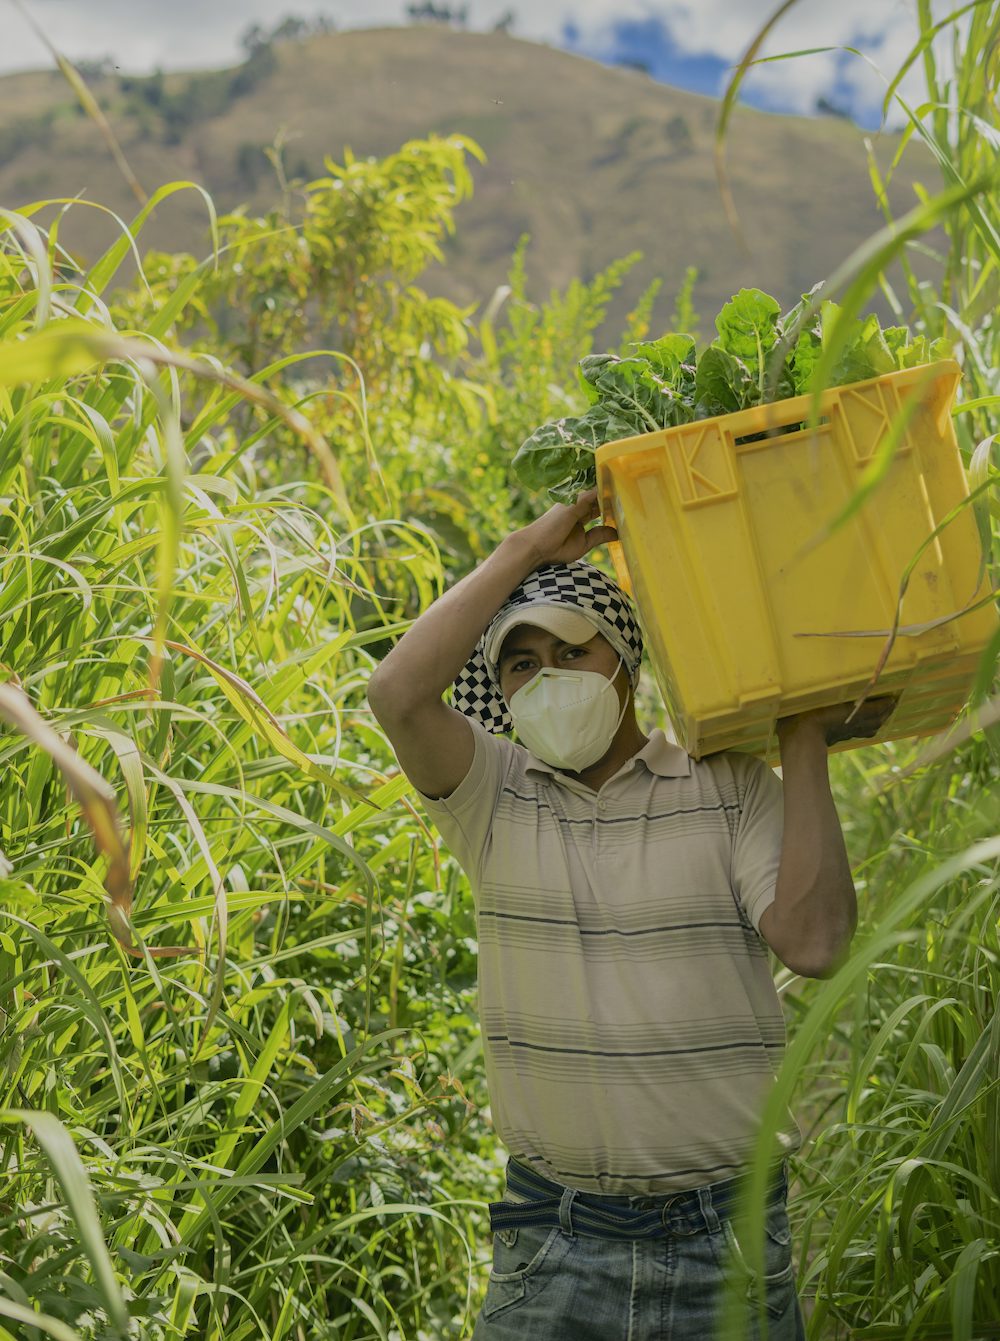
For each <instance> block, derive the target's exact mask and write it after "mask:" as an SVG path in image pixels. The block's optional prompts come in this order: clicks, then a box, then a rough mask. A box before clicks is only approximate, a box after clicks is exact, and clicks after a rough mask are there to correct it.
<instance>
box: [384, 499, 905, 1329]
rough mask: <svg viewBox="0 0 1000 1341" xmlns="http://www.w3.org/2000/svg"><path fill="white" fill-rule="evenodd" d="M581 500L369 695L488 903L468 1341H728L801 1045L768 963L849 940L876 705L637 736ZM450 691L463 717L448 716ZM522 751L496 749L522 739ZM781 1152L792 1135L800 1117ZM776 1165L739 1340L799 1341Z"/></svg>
mask: <svg viewBox="0 0 1000 1341" xmlns="http://www.w3.org/2000/svg"><path fill="white" fill-rule="evenodd" d="M596 513H597V504H596V501H595V494H594V492H590V493H587V494H584V495H582V496H581V498H580V499H579V501H578V502H577V503H576V504H575V505H574V506H571V507H570V506H563V505H561V504H560V505H557V506H555V507H553V508H551V509H550V510H549V511H548V512H546V513H545V514H544V516H542V517H540V518H539V519H538V520H537V521H535V522H533V523H532V524H531V525H529V526H527V527H525V528H524V529H522V530H520V531H517V532H515V533H514V534H512V535H510V536H508V537H507V538H506V539H505V540H504V541H503V542H502V543H501V544H500V546H499V547H498V548H497V549H496V550H495V552H494V553H493V554H492V555H491V556H490V557H489V558H488V559H487V560H486V561H485V562H484V563H483V564H482V565H481V566H480V567H479V568H478V569H477V570H476V571H475V572H473V573H471V574H470V575H469V576H467V577H466V578H464V579H463V580H462V581H461V582H459V583H458V584H457V585H456V586H455V587H454V588H452V589H451V590H450V591H449V592H447V593H446V594H445V595H444V596H442V597H441V599H440V600H438V601H436V602H435V603H434V604H433V605H432V606H431V607H430V608H429V609H428V610H426V611H425V612H424V614H422V615H421V616H420V618H419V619H418V620H417V621H416V622H415V623H414V625H413V626H412V628H411V629H410V630H409V631H408V632H407V633H406V635H405V636H404V637H403V638H402V639H401V640H400V642H399V643H398V644H397V646H396V647H395V648H394V649H393V650H392V652H390V653H389V655H388V656H387V657H386V658H385V660H384V661H383V662H382V664H381V665H380V666H379V667H378V669H377V670H376V672H375V674H374V675H373V676H372V678H371V683H370V687H369V702H370V704H371V707H372V711H373V712H374V714H375V716H376V717H377V718H378V720H379V722H380V723H381V724H382V725H383V727H384V728H385V730H386V732H387V733H388V735H389V739H390V740H391V741H392V744H393V747H394V748H395V750H396V753H397V755H398V757H399V762H400V765H401V766H402V768H403V770H404V772H405V773H406V775H407V777H408V778H410V780H411V781H412V782H413V784H414V786H415V787H416V788H417V789H418V790H419V791H420V792H421V793H423V795H424V797H425V798H426V801H427V809H428V811H429V812H430V814H431V816H432V817H433V818H434V820H435V822H436V823H437V824H438V826H439V828H440V829H441V832H442V833H443V835H444V837H445V839H446V841H447V842H448V844H449V846H450V847H451V849H452V851H453V852H454V853H455V855H456V857H457V858H458V860H459V861H460V862H461V864H462V866H463V867H464V869H465V871H466V872H467V874H468V876H469V879H470V881H471V883H472V887H473V890H474V893H475V897H476V905H477V921H478V930H479V1004H480V1017H481V1021H482V1031H483V1045H484V1051H485V1058H486V1072H487V1079H488V1082H489V1090H490V1100H491V1109H492V1114H493V1121H494V1125H495V1126H496V1130H497V1133H498V1135H499V1136H500V1138H501V1140H502V1141H503V1142H504V1144H505V1145H506V1147H507V1149H508V1151H509V1152H510V1157H511V1158H510V1162H509V1164H508V1170H507V1189H506V1192H505V1195H504V1200H503V1201H502V1202H499V1203H496V1204H495V1205H493V1206H492V1207H491V1225H492V1228H493V1230H494V1241H493V1271H492V1273H491V1276H490V1282H489V1288H488V1291H487V1295H486V1300H485V1303H484V1305H483V1309H482V1313H481V1315H480V1317H479V1321H478V1323H477V1326H476V1331H475V1338H476V1341H479V1339H480V1338H482V1341H514V1339H515V1338H516V1341H658V1339H659V1338H663V1339H664V1341H668V1339H669V1341H714V1336H715V1330H716V1326H717V1322H718V1318H719V1311H720V1308H721V1299H722V1285H723V1281H724V1279H725V1277H726V1274H727V1272H728V1273H731V1272H732V1271H733V1270H734V1261H736V1262H738V1261H739V1257H740V1249H739V1244H738V1242H737V1241H736V1237H735V1234H734V1232H733V1226H732V1223H731V1217H732V1214H733V1209H734V1206H735V1196H736V1193H737V1191H738V1190H739V1182H740V1175H741V1174H743V1173H745V1171H746V1167H747V1164H748V1161H749V1159H750V1156H751V1154H752V1150H753V1142H754V1135H755V1129H756V1125H757V1123H758V1121H759V1116H760V1109H761V1107H762V1104H763V1101H764V1099H765V1098H766V1094H767V1091H768V1089H769V1087H770V1086H771V1084H772V1083H773V1079H774V1075H775V1072H776V1070H777V1068H778V1063H779V1061H780V1056H781V1051H782V1047H783V1044H784V1038H785V1035H784V1022H783V1018H782V1012H781V1006H780V1003H779V1001H778V996H777V993H776V990H775V986H774V981H773V978H772V976H771V971H770V966H769V960H768V953H767V947H768V946H770V947H771V949H772V950H773V951H774V952H775V954H776V955H777V956H778V958H779V959H780V960H781V961H782V963H784V964H786V965H787V966H788V967H789V968H791V969H792V970H794V971H795V972H796V973H799V974H803V975H805V976H808V977H825V976H827V975H829V974H830V973H831V972H832V971H833V970H834V969H835V968H836V966H837V965H838V964H839V962H840V961H841V960H842V959H843V957H844V955H845V953H846V951H847V949H848V946H849V943H850V940H851V936H852V934H853V932H854V928H855V923H856V920H857V907H856V903H855V896H854V887H853V884H852V881H851V873H850V868H849V865H848V861H847V855H846V852H845V849H844V840H843V836H842V834H841V830H840V824H839V821H838V819H837V814H836V811H835V809H834V805H833V800H832V797H831V794H830V786H829V781H828V777H827V746H828V744H829V743H832V742H833V741H834V740H837V739H845V738H846V737H847V736H848V735H851V734H855V733H856V734H872V733H873V732H874V730H875V729H877V726H878V724H879V723H880V721H881V720H882V718H883V717H884V715H885V705H884V704H874V705H872V706H871V707H870V708H869V709H868V714H867V716H865V717H862V716H861V715H860V714H859V719H856V724H855V726H854V727H853V729H852V728H848V727H845V726H844V719H845V717H846V714H847V710H846V709H843V708H839V709H833V710H830V711H821V712H816V713H811V714H807V715H803V716H801V717H796V718H791V719H788V720H786V721H784V722H782V723H781V724H780V727H779V737H780V748H781V762H782V772H783V778H784V787H783V788H782V784H781V783H780V782H779V781H778V779H777V777H776V776H775V774H774V773H773V772H772V771H771V770H770V769H769V768H768V767H766V765H764V764H763V763H762V762H761V761H760V760H758V759H754V758H751V757H750V756H747V755H740V754H730V753H721V754H717V755H713V756H710V757H709V758H706V759H703V760H701V761H700V762H695V761H694V760H692V759H690V758H689V757H688V755H687V754H686V753H685V752H684V751H683V750H682V749H680V748H679V747H677V746H675V745H672V744H670V743H669V742H668V741H667V740H666V739H665V737H664V735H663V733H662V732H660V731H654V732H653V733H652V734H651V735H649V736H646V735H645V734H644V733H643V731H642V730H641V728H640V726H639V724H638V722H637V720H636V716H635V710H634V704H633V698H634V691H635V685H636V682H637V679H638V672H639V659H640V656H641V652H642V644H641V638H640V634H639V630H638V627H637V625H636V623H635V619H634V617H633V615H632V612H631V609H630V608H629V605H628V602H627V600H626V599H625V597H624V596H623V594H622V593H621V591H620V590H619V589H618V588H617V587H616V586H615V584H614V583H613V582H610V581H609V580H608V579H607V578H606V577H604V575H603V574H601V573H600V572H599V571H598V570H597V569H595V568H594V567H592V566H591V565H590V564H587V563H583V562H581V560H582V558H583V556H584V555H585V554H586V553H588V552H589V551H590V550H591V549H592V548H593V547H594V546H595V545H599V544H602V543H604V542H606V541H607V540H609V539H612V538H613V537H614V531H613V530H611V529H610V528H608V527H603V526H595V527H593V528H592V529H590V530H586V529H585V525H586V523H587V522H588V521H590V520H591V519H593V518H594V517H595V516H596ZM453 682H456V683H455V698H454V701H455V703H456V707H449V706H448V705H447V704H446V703H444V702H443V700H442V695H443V694H444V693H445V691H446V690H447V689H448V688H449V686H451V685H452V683H453ZM512 726H513V728H514V729H515V730H516V732H517V735H518V737H519V739H520V741H521V742H522V743H521V744H514V743H513V742H512V741H510V740H508V739H506V738H504V737H503V736H501V735H499V734H494V733H498V732H501V731H503V730H507V731H509V730H510V729H511V727H512ZM781 1139H782V1147H783V1154H784V1153H788V1152H790V1151H793V1150H795V1149H796V1148H797V1147H798V1144H799V1142H800V1135H799V1132H798V1129H797V1127H796V1126H795V1123H794V1120H792V1119H791V1117H790V1116H789V1119H788V1128H787V1130H786V1131H784V1132H783V1133H782V1138H781ZM786 1187H787V1184H786V1170H785V1162H784V1159H783V1158H781V1159H780V1160H779V1162H778V1163H777V1164H776V1165H775V1169H774V1176H773V1180H772V1183H771V1187H770V1192H769V1205H768V1210H767V1215H766V1221H765V1230H766V1235H765V1254H766V1261H765V1272H764V1275H763V1277H762V1278H760V1279H758V1278H756V1277H755V1276H754V1275H753V1274H752V1273H750V1272H749V1271H748V1269H747V1268H746V1266H745V1265H744V1266H743V1267H742V1268H740V1269H741V1270H742V1272H743V1275H744V1276H745V1277H746V1282H745V1286H744V1289H745V1292H746V1296H747V1300H748V1302H747V1306H746V1312H747V1327H748V1332H747V1335H754V1336H756V1335H757V1334H758V1333H757V1331H756V1328H757V1319H758V1316H759V1309H760V1306H761V1305H763V1306H764V1308H765V1310H766V1314H765V1316H766V1320H767V1323H768V1336H769V1338H770V1339H771V1341H792V1338H801V1337H802V1336H803V1335H804V1333H803V1327H802V1318H801V1314H800V1311H799V1306H798V1301H797V1299H796V1297H795V1289H794V1281H793V1271H792V1258H791V1244H790V1235H789V1229H788V1219H787V1214H786V1210H785V1197H786Z"/></svg>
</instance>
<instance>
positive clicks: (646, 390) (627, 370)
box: [594, 358, 677, 433]
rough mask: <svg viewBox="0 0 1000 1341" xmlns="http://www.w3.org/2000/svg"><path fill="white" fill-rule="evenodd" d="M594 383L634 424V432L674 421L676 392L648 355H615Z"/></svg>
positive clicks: (610, 405) (606, 400)
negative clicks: (655, 367) (629, 356)
mask: <svg viewBox="0 0 1000 1341" xmlns="http://www.w3.org/2000/svg"><path fill="white" fill-rule="evenodd" d="M594 385H595V386H596V387H597V390H598V391H599V392H600V395H601V400H602V402H603V403H604V404H606V405H607V407H608V410H609V411H611V412H613V413H614V414H615V415H616V416H617V417H618V418H619V419H622V420H624V421H626V422H627V423H629V424H631V425H632V432H633V433H649V432H653V431H655V430H656V429H658V428H663V427H664V426H665V425H667V424H670V423H672V422H673V415H674V401H675V400H676V399H677V397H676V393H675V392H674V390H673V388H672V387H671V386H670V385H669V384H668V383H667V382H665V381H664V380H663V378H661V377H658V376H657V375H656V373H655V372H654V371H653V369H652V367H651V366H650V364H649V363H647V362H646V360H645V359H638V358H628V359H615V360H614V361H613V362H610V363H608V364H607V365H606V366H605V367H604V368H603V369H602V370H601V371H600V373H599V374H598V376H597V379H596V381H595V383H594ZM594 408H595V409H596V408H597V407H596V406H595V407H594Z"/></svg>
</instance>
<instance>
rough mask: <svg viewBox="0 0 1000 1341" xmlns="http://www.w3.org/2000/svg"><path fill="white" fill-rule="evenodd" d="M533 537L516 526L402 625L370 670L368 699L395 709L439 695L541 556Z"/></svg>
mask: <svg viewBox="0 0 1000 1341" xmlns="http://www.w3.org/2000/svg"><path fill="white" fill-rule="evenodd" d="M541 557H542V556H541V555H539V553H538V552H537V550H536V548H535V546H534V545H533V543H532V539H531V537H530V536H529V535H527V534H526V532H525V531H516V532H515V533H514V534H513V535H510V536H507V538H506V539H505V540H503V541H502V542H501V544H500V545H499V546H498V547H497V548H496V549H495V550H494V551H493V553H492V554H491V555H490V556H489V558H488V559H486V560H485V561H484V562H483V563H482V564H480V566H479V567H478V568H477V569H476V570H475V571H474V572H472V573H469V574H468V576H466V577H463V578H462V580H461V582H458V583H456V584H455V586H454V587H452V588H451V590H450V591H447V592H445V594H444V595H443V596H441V597H440V598H439V599H438V600H436V601H435V602H434V604H433V605H431V606H429V607H428V609H427V610H425V611H424V613H423V614H422V615H421V616H420V617H419V619H417V620H416V622H415V623H414V624H413V625H412V626H411V627H410V628H409V629H408V630H407V631H406V633H405V634H404V635H403V637H402V638H401V639H400V640H399V642H398V643H397V644H396V646H395V647H394V648H393V649H392V651H391V652H390V653H389V654H388V656H386V657H385V659H384V660H383V661H382V662H381V664H380V665H379V667H378V668H377V670H375V671H374V673H373V674H372V677H371V680H370V682H369V691H368V693H369V699H371V700H372V702H373V703H374V702H375V700H376V699H378V697H379V696H380V695H382V696H384V697H385V698H387V699H388V700H389V701H391V703H392V705H393V707H394V708H395V709H396V710H398V711H405V710H406V708H407V706H410V705H414V704H417V703H419V702H421V701H426V700H428V699H439V698H440V697H441V695H442V694H443V693H444V692H445V690H446V689H447V688H448V686H449V685H450V684H452V683H453V681H454V680H455V677H456V676H457V675H458V674H459V672H460V671H461V669H462V667H463V666H464V665H465V663H466V662H467V661H468V659H469V657H470V656H471V655H472V652H473V650H474V649H475V646H476V643H477V642H478V641H479V639H480V638H481V637H482V635H483V633H484V632H485V630H486V627H487V625H488V624H489V623H490V621H491V619H492V618H493V616H494V615H495V614H496V612H497V611H498V610H499V609H500V607H501V606H502V605H503V603H504V601H506V599H507V597H508V596H509V595H510V593H511V592H512V591H513V590H514V588H515V587H516V586H517V585H518V583H519V582H522V581H523V580H524V579H525V578H526V577H527V576H528V575H529V573H531V572H533V571H534V569H535V568H537V567H538V565H539V563H540V562H541Z"/></svg>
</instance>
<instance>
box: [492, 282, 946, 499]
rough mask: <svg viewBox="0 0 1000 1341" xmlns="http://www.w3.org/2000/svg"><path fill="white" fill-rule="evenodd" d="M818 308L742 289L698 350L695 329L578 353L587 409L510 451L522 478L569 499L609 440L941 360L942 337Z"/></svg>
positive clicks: (584, 485)
mask: <svg viewBox="0 0 1000 1341" xmlns="http://www.w3.org/2000/svg"><path fill="white" fill-rule="evenodd" d="M692 283H693V280H692V277H691V275H690V273H689V275H688V277H687V279H686V281H685V289H682V291H681V295H680V297H679V300H678V306H679V308H680V310H681V311H682V312H684V313H685V314H686V313H687V311H688V309H689V307H690V287H691V285H692ZM685 295H686V296H685ZM814 307H815V305H814V303H813V301H812V298H811V295H806V297H805V298H803V300H802V302H801V303H800V304H799V305H798V306H797V307H795V308H793V309H792V311H791V312H790V313H788V314H787V316H785V317H782V315H781V307H780V305H779V303H778V302H777V300H776V299H774V298H772V297H770V295H769V294H766V293H762V292H761V291H760V289H741V290H740V292H739V293H738V294H736V296H735V297H734V298H733V299H732V300H731V301H730V302H728V303H727V304H726V305H725V307H723V309H722V311H721V312H720V313H719V315H718V316H717V317H716V319H715V327H716V331H717V332H718V334H717V338H716V340H715V341H714V343H713V344H711V345H709V346H708V347H707V348H706V349H704V350H703V351H702V352H701V354H700V355H699V354H697V351H696V346H695V341H694V339H693V337H692V336H690V335H681V334H677V333H669V334H667V335H664V336H662V337H661V338H660V339H659V340H654V341H645V342H640V343H637V344H634V345H633V346H632V348H631V351H630V352H626V353H625V354H624V355H616V354H600V355H590V356H588V357H586V358H584V359H582V360H581V362H580V375H581V378H582V381H583V383H584V388H585V390H586V392H587V395H588V398H589V399H590V400H591V401H592V402H593V403H592V405H591V408H590V410H588V411H587V413H586V414H585V415H583V416H581V417H575V416H567V417H564V418H562V419H560V420H558V421H556V422H555V423H548V424H543V425H542V427H541V428H538V429H536V430H535V431H534V432H533V433H532V434H531V435H530V436H529V437H528V438H527V439H526V440H525V441H524V442H523V443H522V444H521V446H520V448H519V449H518V451H517V453H516V455H515V457H514V471H515V473H516V475H517V477H518V479H519V480H520V481H521V483H522V484H524V485H525V486H526V487H527V488H529V489H543V488H547V489H548V492H549V496H550V497H551V498H553V499H556V500H557V501H559V502H565V503H569V502H572V501H573V500H574V499H575V498H576V497H577V495H578V494H579V493H580V492H581V490H583V489H590V488H592V487H593V485H594V483H595V479H596V472H595V467H594V453H595V452H596V450H597V448H598V447H601V446H603V445H604V444H605V443H606V442H614V441H616V440H617V439H620V438H628V437H634V436H635V435H637V434H641V433H652V432H655V431H656V430H657V429H662V428H675V427H677V425H679V424H688V423H691V422H693V421H694V420H696V419H707V418H710V417H712V416H714V415H722V414H735V413H736V412H737V411H739V410H746V409H750V408H751V407H752V406H754V405H760V404H763V403H764V402H766V401H773V400H784V399H787V398H788V397H790V396H798V395H804V394H806V393H807V392H815V391H817V390H821V389H822V386H823V385H828V386H842V385H844V384H846V383H848V382H861V381H864V380H865V379H866V378H870V377H877V376H879V375H880V374H881V373H886V372H893V371H896V370H898V369H902V368H912V367H915V366H917V365H918V364H921V363H926V362H928V361H929V360H932V359H935V358H943V357H944V356H945V355H946V354H947V353H948V352H949V349H950V346H948V344H947V342H945V341H937V342H934V343H931V342H929V341H928V340H927V339H926V338H925V337H924V336H922V335H921V336H917V337H916V338H915V339H913V340H911V339H910V337H909V332H908V331H907V330H906V329H905V327H901V326H900V327H891V328H890V329H889V330H887V331H883V330H882V328H881V326H880V325H879V320H878V318H877V317H876V316H874V315H872V316H868V317H865V318H864V319H859V320H856V321H854V322H853V324H852V326H851V328H850V329H849V330H848V331H847V333H846V336H845V335H844V334H843V327H842V325H838V318H839V315H840V309H839V308H838V307H837V305H836V303H833V302H824V303H823V304H822V306H821V307H820V308H819V310H818V312H817V311H815V310H814ZM830 331H837V332H838V336H839V337H840V340H841V344H840V347H839V349H838V353H837V359H836V362H835V363H834V366H833V373H832V376H831V378H830V380H829V381H827V382H821V381H820V380H819V375H818V370H819V369H820V368H821V363H822V356H823V353H824V350H825V349H826V348H827V346H828V343H829V339H830V338H831V337H830V336H829V332H830Z"/></svg>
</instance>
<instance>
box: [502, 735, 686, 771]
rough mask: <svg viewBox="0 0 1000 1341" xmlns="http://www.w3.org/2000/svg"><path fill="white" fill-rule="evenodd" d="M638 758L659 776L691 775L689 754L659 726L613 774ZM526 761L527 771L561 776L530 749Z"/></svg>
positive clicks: (632, 766)
mask: <svg viewBox="0 0 1000 1341" xmlns="http://www.w3.org/2000/svg"><path fill="white" fill-rule="evenodd" d="M639 760H641V761H642V762H643V763H644V764H645V765H646V768H647V769H648V770H649V771H650V773H655V774H656V776H657V777H660V778H686V777H690V775H691V757H690V755H689V754H688V753H687V751H686V750H683V749H681V747H680V745H673V744H671V742H670V741H669V740H667V738H666V736H665V735H664V734H663V732H662V731H661V730H660V729H659V728H657V729H656V730H655V731H651V732H650V734H649V739H648V740H647V741H646V743H645V745H643V747H642V749H641V750H637V751H636V753H635V754H633V755H632V758H631V759H628V760H627V761H626V762H625V763H624V764H623V765H622V767H621V768H620V769H619V771H618V773H616V774H615V776H616V777H620V776H621V774H622V773H625V772H629V771H631V770H632V769H633V768H634V767H635V765H636V763H637V762H638V761H639ZM528 761H529V762H528V763H527V764H526V765H525V771H526V772H528V773H549V774H551V775H552V776H553V777H560V776H562V769H559V768H556V767H555V766H554V765H552V764H547V763H545V762H544V761H543V760H542V759H536V758H535V756H534V755H533V754H532V753H531V752H530V751H528ZM609 781H610V779H609Z"/></svg>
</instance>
